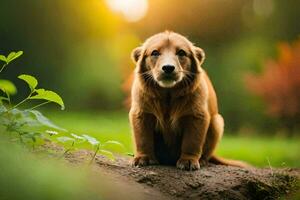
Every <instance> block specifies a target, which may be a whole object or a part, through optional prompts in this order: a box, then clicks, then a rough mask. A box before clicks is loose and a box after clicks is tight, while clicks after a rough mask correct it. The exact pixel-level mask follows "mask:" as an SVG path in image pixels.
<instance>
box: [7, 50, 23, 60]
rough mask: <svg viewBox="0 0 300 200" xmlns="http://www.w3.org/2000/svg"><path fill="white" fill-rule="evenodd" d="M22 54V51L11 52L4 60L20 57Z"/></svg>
mask: <svg viewBox="0 0 300 200" xmlns="http://www.w3.org/2000/svg"><path fill="white" fill-rule="evenodd" d="M22 54H23V51H18V52H17V53H16V52H11V53H10V54H9V55H8V56H7V58H6V62H7V63H10V62H11V61H13V60H15V59H17V58H18V57H20V56H21V55H22Z"/></svg>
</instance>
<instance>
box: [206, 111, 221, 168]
mask: <svg viewBox="0 0 300 200" xmlns="http://www.w3.org/2000/svg"><path fill="white" fill-rule="evenodd" d="M223 131H224V120H223V117H222V116H221V115H219V114H216V115H214V116H212V118H211V120H210V126H209V129H208V132H207V135H206V139H205V144H204V147H203V154H202V156H201V162H204V163H207V162H208V160H209V159H210V158H211V156H212V155H213V153H214V151H215V149H216V147H217V144H218V143H219V141H220V140H221V138H222V136H223Z"/></svg>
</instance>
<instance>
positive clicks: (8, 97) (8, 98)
mask: <svg viewBox="0 0 300 200" xmlns="http://www.w3.org/2000/svg"><path fill="white" fill-rule="evenodd" d="M6 96H7V100H8V104H9V107H11V100H10V96H9V94H8V93H7V92H6Z"/></svg>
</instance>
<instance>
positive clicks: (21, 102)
mask: <svg viewBox="0 0 300 200" xmlns="http://www.w3.org/2000/svg"><path fill="white" fill-rule="evenodd" d="M33 92H34V91H31V92H30V94H29V95H28V97H26V98H25V99H23V100H22V101H20V102H19V103H17V104H16V105H14V106H13V107H12V108H10V109H9V110H7V111H11V110H12V109H14V108H16V107H18V106H20V105H21V104H23V103H25V102H26V101H27V100H28V99H29V98H30V97H31V95H32V94H33Z"/></svg>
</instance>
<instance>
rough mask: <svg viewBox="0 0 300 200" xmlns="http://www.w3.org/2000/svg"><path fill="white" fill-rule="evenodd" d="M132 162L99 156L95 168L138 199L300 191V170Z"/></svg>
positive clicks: (73, 156) (75, 157)
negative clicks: (187, 167)
mask: <svg viewBox="0 0 300 200" xmlns="http://www.w3.org/2000/svg"><path fill="white" fill-rule="evenodd" d="M87 154H90V153H89V152H87V151H78V152H74V153H69V154H67V155H66V157H65V158H66V160H68V161H69V162H71V163H73V164H74V163H81V162H83V161H84V159H85V158H86V157H87ZM129 161H130V158H129V157H118V158H117V159H116V161H113V162H112V161H109V160H107V159H106V158H105V157H103V156H97V157H96V160H95V162H94V165H93V167H94V170H95V171H100V172H101V173H102V174H104V175H105V176H106V177H110V179H111V180H112V182H115V183H117V184H118V185H125V186H126V191H127V192H128V193H127V194H134V195H133V196H136V197H137V196H138V198H136V199H237V200H242V199H255V200H256V199H277V198H279V197H280V196H286V195H288V194H290V193H291V192H293V191H295V190H297V186H298V184H297V183H298V180H299V177H300V170H299V169H287V168H285V169H257V168H253V169H240V168H236V167H227V166H221V165H212V164H211V165H208V166H204V167H202V168H201V169H200V170H198V171H181V170H178V169H176V168H175V167H172V166H160V165H158V166H148V167H143V168H136V167H131V166H130V162H129ZM123 188H124V187H123ZM135 194H136V195H135ZM111 199H118V198H117V197H116V198H111ZM120 199H127V198H126V196H122V197H121V198H120ZM131 199H132V198H131Z"/></svg>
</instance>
